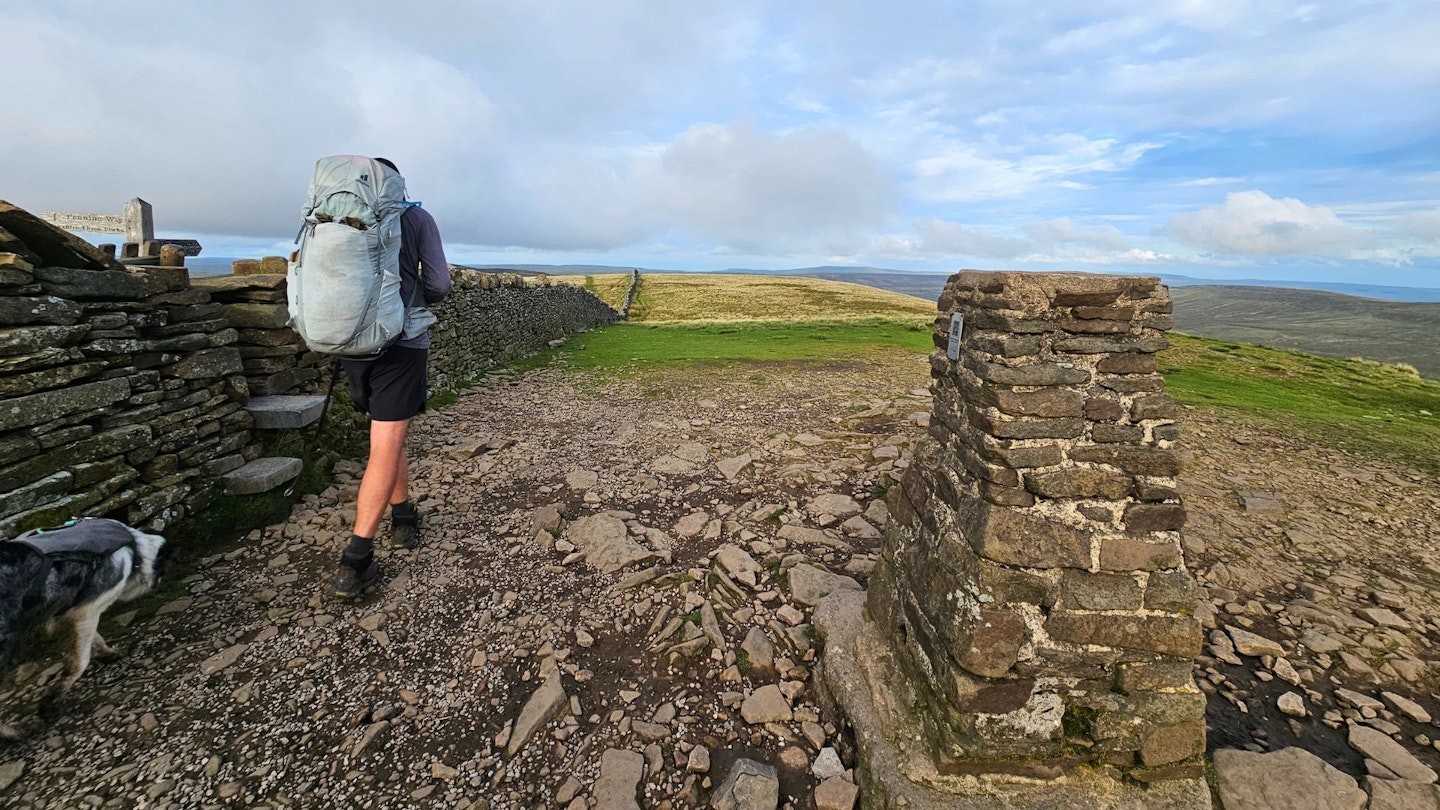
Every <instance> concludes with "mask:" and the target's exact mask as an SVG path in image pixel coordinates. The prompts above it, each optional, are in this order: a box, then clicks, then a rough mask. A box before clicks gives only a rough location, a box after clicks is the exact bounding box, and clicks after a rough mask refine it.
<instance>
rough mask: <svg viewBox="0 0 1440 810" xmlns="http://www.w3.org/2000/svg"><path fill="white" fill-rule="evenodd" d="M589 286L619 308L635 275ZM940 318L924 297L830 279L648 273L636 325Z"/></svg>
mask: <svg viewBox="0 0 1440 810" xmlns="http://www.w3.org/2000/svg"><path fill="white" fill-rule="evenodd" d="M585 286H586V288H587V289H589V290H591V291H592V292H594V293H595V294H596V295H599V296H600V297H601V298H602V299H603V300H605V301H606V302H608V303H610V304H611V305H617V304H618V303H619V301H620V299H621V298H623V297H624V295H625V290H626V289H627V288H628V287H629V276H628V275H625V274H615V273H602V274H596V275H593V276H587V277H586V279H585ZM934 313H935V305H934V304H932V303H931V302H929V301H926V300H924V299H922V298H916V297H914V296H909V295H901V294H897V293H894V292H891V291H888V290H881V289H875V288H874V287H870V286H866V285H863V284H856V283H845V282H836V281H830V280H828V279H819V278H799V277H795V276H769V275H757V274H748V275H747V274H730V273H649V274H645V273H643V272H642V273H641V282H640V291H639V294H638V295H637V296H636V298H635V302H634V304H633V305H632V307H631V309H630V320H631V321H632V322H637V323H681V322H683V323H696V322H702V321H849V320H856V319H872V318H881V319H899V320H903V321H907V322H911V323H913V324H916V325H922V324H928V323H929V322H930V320H931V319H933V317H934ZM925 331H928V326H927V327H925Z"/></svg>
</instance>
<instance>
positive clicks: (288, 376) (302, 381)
mask: <svg viewBox="0 0 1440 810" xmlns="http://www.w3.org/2000/svg"><path fill="white" fill-rule="evenodd" d="M252 261H253V260H252ZM236 264H237V265H239V264H240V262H236ZM279 269H280V270H281V271H282V272H280V273H249V274H244V275H233V276H216V277H211V278H199V279H195V281H194V285H195V287H197V288H199V289H203V290H205V291H206V292H208V293H209V294H210V297H211V299H212V300H214V301H215V302H216V304H217V306H218V308H219V310H220V316H221V317H223V318H225V320H226V321H228V322H229V323H230V325H231V326H232V327H234V328H235V331H236V341H235V346H236V350H237V351H238V352H239V353H240V359H241V366H242V369H243V371H244V374H245V384H246V386H247V387H248V389H249V391H250V395H251V396H269V395H276V394H292V393H301V392H309V391H312V390H314V389H316V388H317V387H318V386H319V385H320V378H321V376H322V372H321V367H322V366H323V365H325V364H326V362H327V361H326V357H325V356H324V355H322V354H318V353H316V352H312V351H309V350H308V349H307V348H306V347H305V343H304V342H303V341H302V340H300V335H299V334H297V333H296V332H295V330H293V329H291V328H289V327H288V326H286V324H287V323H289V322H290V309H289V305H288V304H287V303H286V300H285V296H286V291H285V274H284V272H283V270H284V264H283V260H281V265H280V268H279Z"/></svg>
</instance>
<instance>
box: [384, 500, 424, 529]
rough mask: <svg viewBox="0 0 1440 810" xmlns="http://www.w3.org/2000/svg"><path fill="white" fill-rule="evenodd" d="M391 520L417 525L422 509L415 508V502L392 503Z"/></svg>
mask: <svg viewBox="0 0 1440 810" xmlns="http://www.w3.org/2000/svg"><path fill="white" fill-rule="evenodd" d="M390 522H391V523H400V524H404V525H407V526H417V525H419V523H420V511H419V510H418V509H416V508H415V504H413V503H411V502H409V501H405V502H403V503H392V504H390Z"/></svg>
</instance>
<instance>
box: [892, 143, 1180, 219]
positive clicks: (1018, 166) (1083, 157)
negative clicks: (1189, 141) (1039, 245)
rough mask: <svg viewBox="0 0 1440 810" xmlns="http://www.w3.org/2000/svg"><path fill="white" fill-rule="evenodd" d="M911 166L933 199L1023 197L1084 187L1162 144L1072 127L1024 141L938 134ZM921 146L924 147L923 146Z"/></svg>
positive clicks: (920, 189)
mask: <svg viewBox="0 0 1440 810" xmlns="http://www.w3.org/2000/svg"><path fill="white" fill-rule="evenodd" d="M925 146H928V148H930V149H931V150H933V151H932V152H931V153H930V154H929V155H927V156H925V157H922V158H920V159H918V160H916V161H915V162H914V164H913V166H912V173H913V175H914V177H915V182H914V187H915V194H916V196H918V197H919V198H921V199H924V200H929V201H932V202H970V201H975V200H984V199H995V198H1004V197H1018V196H1021V195H1024V194H1028V193H1031V192H1034V191H1036V190H1039V189H1042V188H1045V187H1058V188H1068V189H1084V188H1088V187H1089V184H1087V183H1085V182H1083V181H1082V180H1079V179H1077V178H1081V177H1085V176H1086V175H1090V174H1094V173H1109V172H1118V171H1122V170H1124V169H1127V168H1129V167H1131V166H1133V165H1134V164H1135V163H1136V162H1137V161H1139V160H1140V158H1141V157H1143V156H1144V155H1145V153H1146V152H1148V151H1150V150H1152V149H1156V148H1158V147H1159V144H1157V143H1153V142H1148V141H1142V142H1138V143H1130V144H1124V145H1122V144H1120V143H1119V142H1118V141H1117V140H1116V139H1114V138H1095V139H1091V138H1086V137H1084V136H1082V135H1078V134H1074V133H1067V134H1062V135H1055V136H1051V137H1046V138H1042V139H1037V140H1034V141H1031V142H1027V143H1024V144H1013V145H1010V144H1006V145H1001V144H998V143H995V142H993V141H991V140H988V139H986V140H981V141H961V140H955V139H950V138H939V139H935V140H934V141H932V142H931V143H929V144H926V145H925ZM921 148H924V147H923V146H922V147H921Z"/></svg>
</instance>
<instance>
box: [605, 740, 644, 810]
mask: <svg viewBox="0 0 1440 810" xmlns="http://www.w3.org/2000/svg"><path fill="white" fill-rule="evenodd" d="M644 776H645V757H644V756H642V755H641V754H640V753H639V752H636V751H622V750H620V749H618V748H611V749H608V750H607V751H606V752H605V753H604V754H602V755H601V756H600V778H599V779H598V780H596V782H595V810H640V804H639V803H638V802H637V801H635V789H636V788H637V787H638V786H639V785H640V780H641V779H642V778H644Z"/></svg>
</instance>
